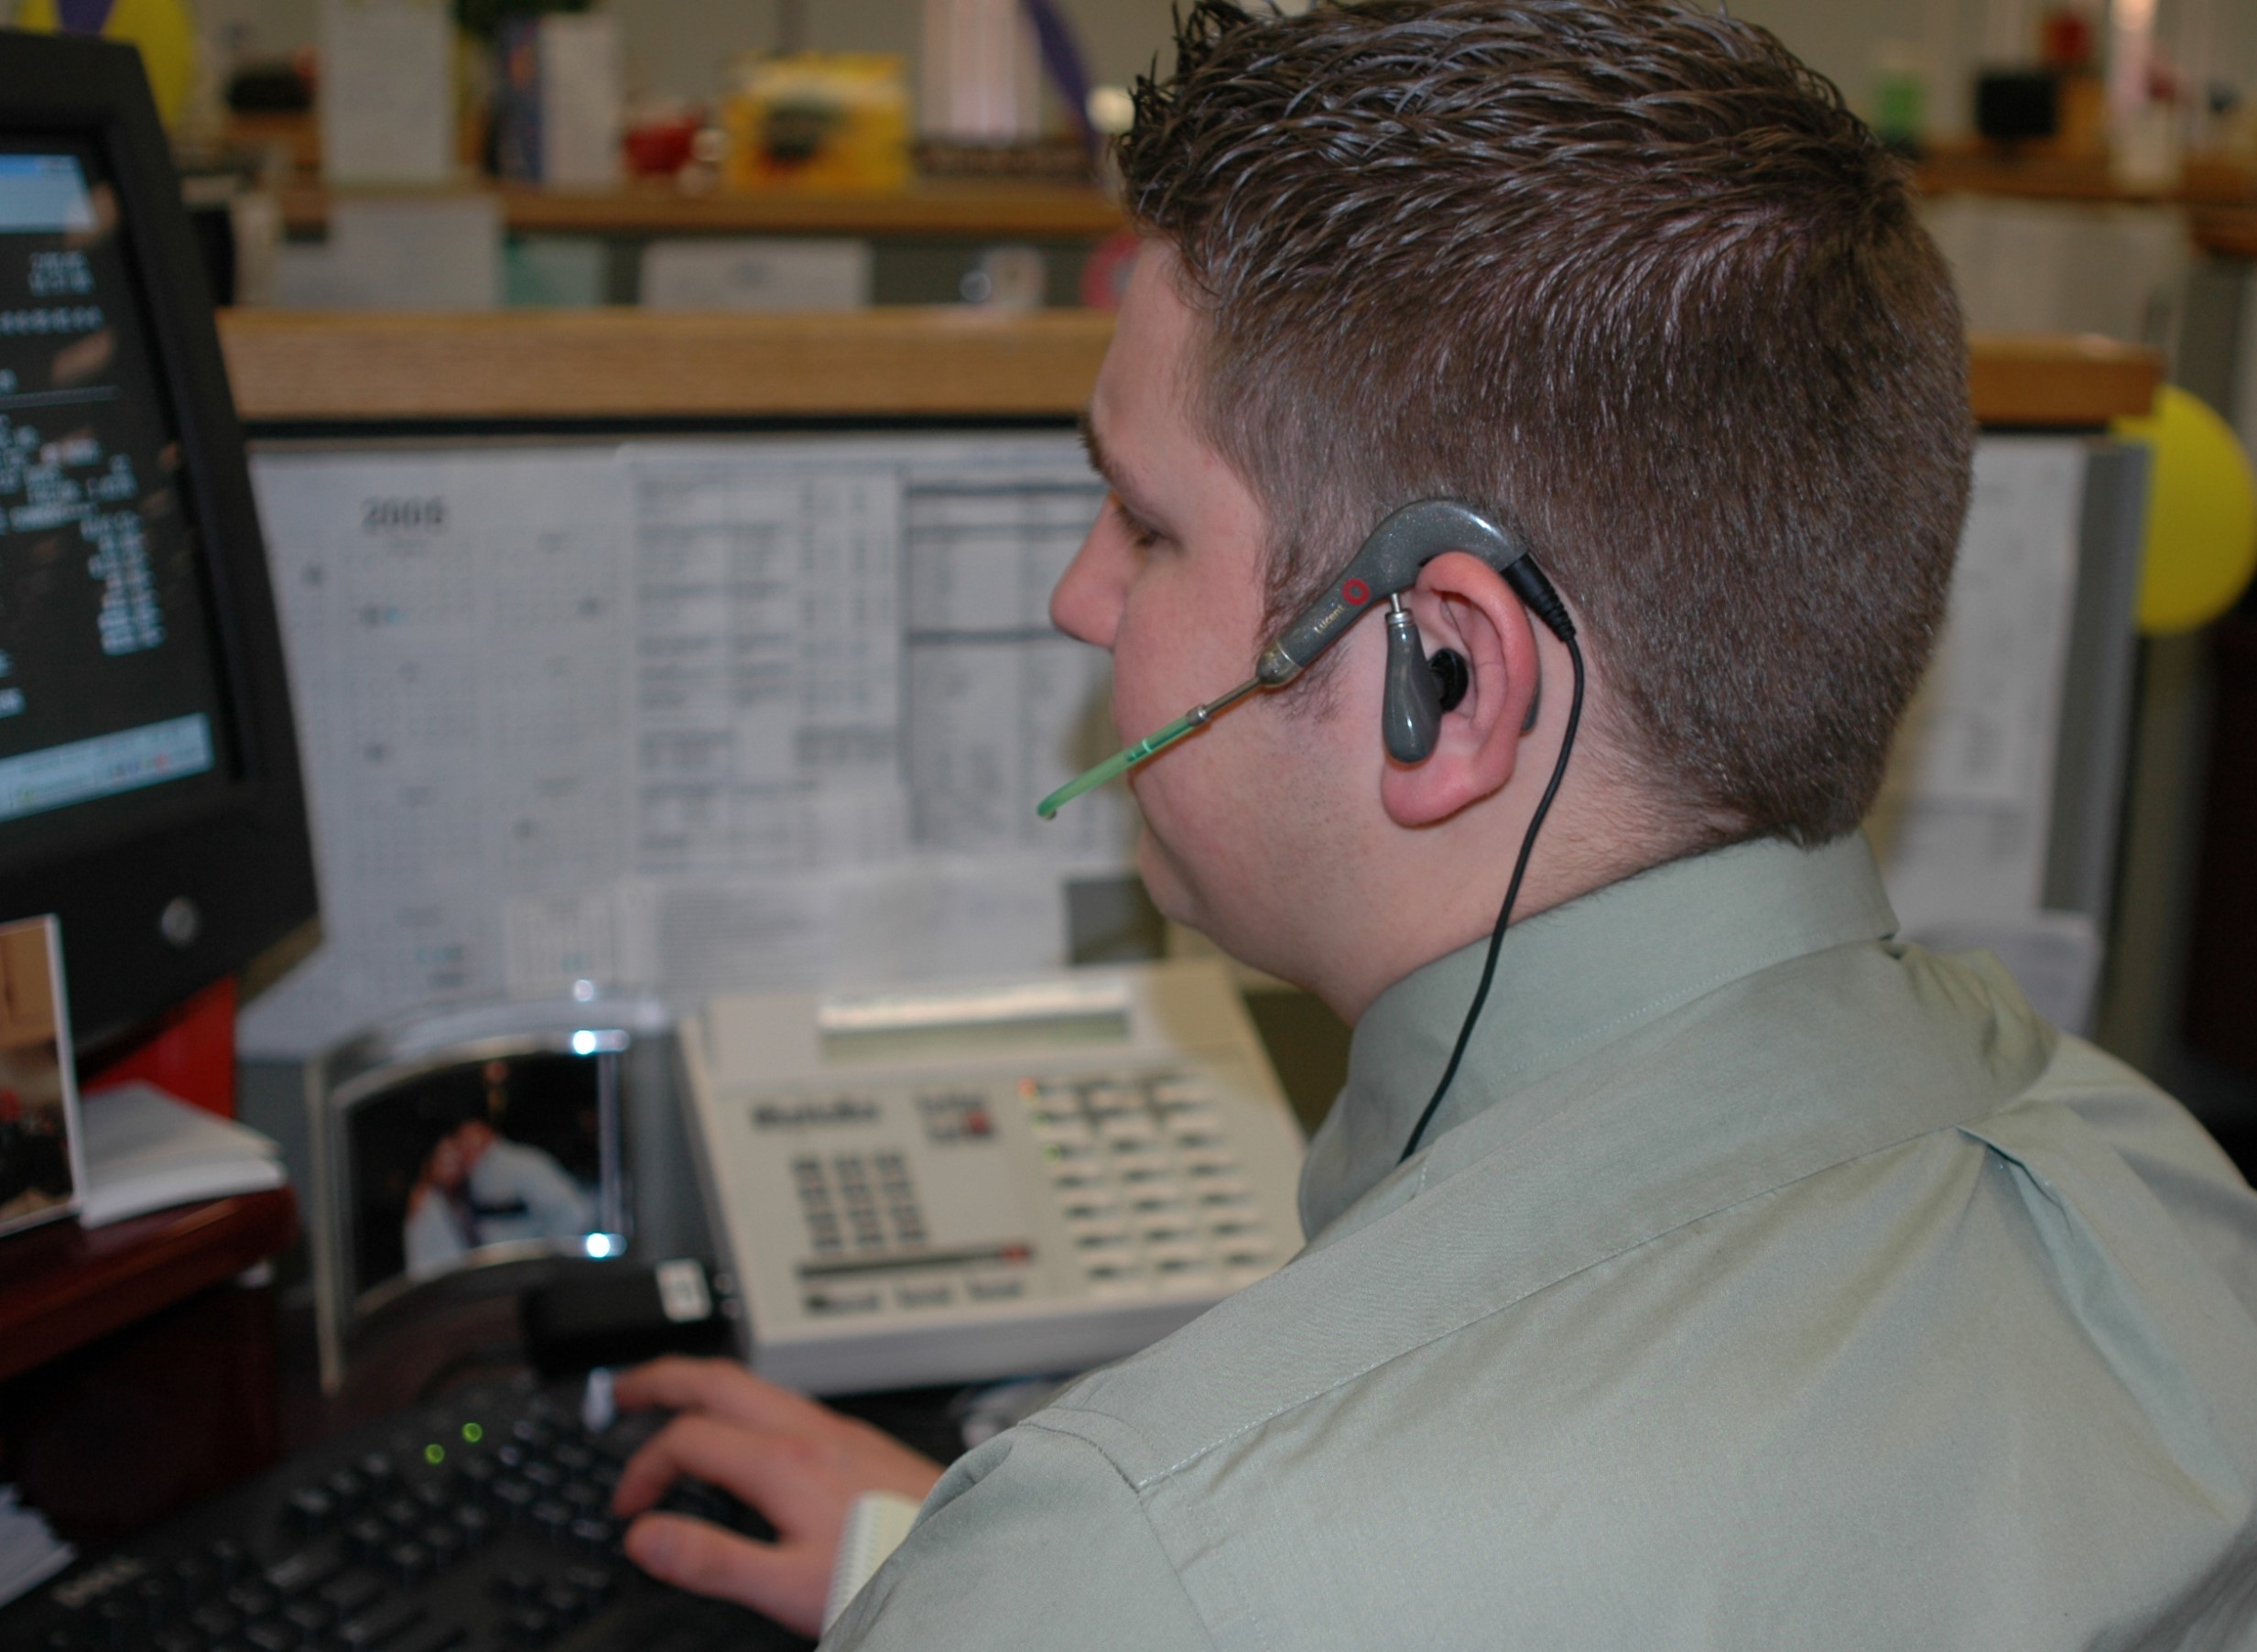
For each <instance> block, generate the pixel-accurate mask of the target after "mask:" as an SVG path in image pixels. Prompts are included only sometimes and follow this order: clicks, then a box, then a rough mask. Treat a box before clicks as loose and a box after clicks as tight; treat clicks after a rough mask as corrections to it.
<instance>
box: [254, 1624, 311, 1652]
mask: <svg viewBox="0 0 2257 1652" xmlns="http://www.w3.org/2000/svg"><path fill="white" fill-rule="evenodd" d="M243 1638H244V1640H245V1641H247V1642H249V1643H250V1644H251V1645H252V1646H254V1647H257V1648H258V1652H298V1643H299V1642H300V1641H302V1640H303V1639H305V1636H303V1635H301V1634H299V1633H298V1627H297V1625H294V1624H287V1623H285V1622H283V1621H282V1619H280V1618H278V1617H266V1618H261V1619H260V1620H259V1621H258V1622H257V1623H255V1624H253V1625H251V1626H250V1627H249V1628H247V1629H245V1630H244V1632H243Z"/></svg>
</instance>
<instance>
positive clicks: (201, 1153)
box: [79, 1083, 288, 1227]
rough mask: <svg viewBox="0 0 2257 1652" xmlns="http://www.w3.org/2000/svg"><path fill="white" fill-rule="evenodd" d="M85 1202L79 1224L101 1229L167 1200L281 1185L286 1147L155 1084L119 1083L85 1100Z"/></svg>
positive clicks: (284, 1177) (180, 1200)
mask: <svg viewBox="0 0 2257 1652" xmlns="http://www.w3.org/2000/svg"><path fill="white" fill-rule="evenodd" d="M79 1110H80V1113H81V1116H82V1119H83V1122H84V1125H85V1128H86V1201H85V1203H84V1205H83V1206H82V1207H81V1209H80V1212H79V1222H80V1223H81V1225H83V1226H86V1227H102V1226H103V1225H104V1224H106V1223H113V1222H123V1221H125V1218H126V1217H128V1216H139V1215H142V1214H143V1213H145V1212H149V1211H161V1210H163V1209H165V1208H166V1207H167V1206H168V1205H176V1204H188V1203H190V1202H192V1201H196V1200H200V1199H222V1198H224V1197H226V1196H227V1195H228V1194H231V1193H255V1192H258V1191H260V1190H264V1189H266V1188H278V1187H281V1186H282V1185H283V1184H284V1183H285V1182H286V1181H288V1176H287V1175H286V1174H285V1172H284V1170H283V1168H282V1149H281V1148H279V1147H277V1146H276V1145H275V1144H274V1141H273V1140H272V1139H271V1138H270V1137H267V1136H261V1135H260V1134H259V1133H258V1132H257V1131H255V1130H248V1129H245V1128H244V1126H243V1125H238V1124H236V1123H234V1122H233V1120H231V1119H223V1118H220V1117H218V1116H217V1115H215V1114H210V1113H206V1112H205V1111H203V1109H201V1107H191V1106H190V1105H189V1104H188V1103H186V1102H182V1101H176V1100H175V1099H174V1098H173V1097H171V1096H169V1095H167V1094H166V1093H165V1092H163V1091H161V1090H159V1089H157V1087H156V1086H155V1085H154V1084H139V1083H135V1084H120V1085H118V1086H117V1087H116V1088H114V1089H111V1090H102V1091H97V1092H94V1093H92V1094H91V1095H89V1096H87V1097H85V1098H84V1100H83V1101H82V1102H81V1104H80V1109H79Z"/></svg>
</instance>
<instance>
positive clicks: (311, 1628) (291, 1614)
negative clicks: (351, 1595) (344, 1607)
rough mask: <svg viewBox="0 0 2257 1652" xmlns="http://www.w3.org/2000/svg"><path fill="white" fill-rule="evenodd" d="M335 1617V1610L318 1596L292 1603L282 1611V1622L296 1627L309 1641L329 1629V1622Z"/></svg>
mask: <svg viewBox="0 0 2257 1652" xmlns="http://www.w3.org/2000/svg"><path fill="white" fill-rule="evenodd" d="M336 1615H337V1611H336V1608H335V1607H333V1606H331V1604H330V1603H328V1602H327V1601H325V1600H323V1599H322V1598H321V1597H320V1595H318V1594H309V1595H307V1596H305V1597H304V1598H303V1599H302V1600H295V1601H292V1602H291V1603H289V1604H288V1605H287V1606H285V1607H283V1609H282V1620H283V1622H285V1623H287V1624H293V1625H296V1626H297V1628H298V1633H299V1634H301V1635H303V1636H306V1637H307V1638H308V1639H309V1640H310V1639H311V1638H312V1637H313V1636H317V1635H319V1634H320V1633H321V1631H322V1630H324V1629H326V1628H328V1627H329V1621H330V1619H331V1618H332V1617H335V1616H336Z"/></svg>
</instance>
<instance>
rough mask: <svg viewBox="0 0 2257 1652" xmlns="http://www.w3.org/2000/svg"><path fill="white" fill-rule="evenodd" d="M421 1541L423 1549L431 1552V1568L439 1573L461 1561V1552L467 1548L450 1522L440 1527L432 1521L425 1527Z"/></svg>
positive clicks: (460, 1535) (459, 1533)
mask: <svg viewBox="0 0 2257 1652" xmlns="http://www.w3.org/2000/svg"><path fill="white" fill-rule="evenodd" d="M421 1541H422V1544H423V1547H424V1548H426V1549H429V1550H430V1551H431V1565H432V1568H433V1569H434V1570H439V1571H444V1570H447V1568H448V1567H450V1566H451V1565H453V1564H454V1563H455V1562H456V1561H457V1560H461V1558H462V1551H463V1550H464V1549H465V1548H467V1547H468V1546H467V1545H466V1544H465V1543H464V1542H463V1541H462V1534H461V1532H460V1531H458V1530H457V1529H456V1528H455V1527H454V1526H453V1524H452V1523H451V1522H450V1523H448V1524H446V1525H440V1524H439V1523H438V1522H436V1521H434V1522H433V1523H432V1524H431V1525H429V1526H427V1527H424V1528H423V1533H422V1538H421Z"/></svg>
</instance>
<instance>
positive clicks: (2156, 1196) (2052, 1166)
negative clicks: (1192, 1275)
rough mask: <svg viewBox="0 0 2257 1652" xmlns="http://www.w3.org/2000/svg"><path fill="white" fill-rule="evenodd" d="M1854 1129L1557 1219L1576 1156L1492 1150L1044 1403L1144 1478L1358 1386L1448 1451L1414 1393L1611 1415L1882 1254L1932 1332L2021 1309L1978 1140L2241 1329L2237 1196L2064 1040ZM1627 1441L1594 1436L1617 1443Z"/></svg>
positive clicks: (2245, 1287) (1812, 1307) (1865, 1299)
mask: <svg viewBox="0 0 2257 1652" xmlns="http://www.w3.org/2000/svg"><path fill="white" fill-rule="evenodd" d="M1853 1148H1858V1151H1844V1153H1839V1156H1838V1157H1833V1160H1828V1162H1824V1165H1815V1167H1807V1169H1806V1171H1804V1174H1796V1171H1799V1169H1804V1167H1792V1165H1790V1167H1787V1171H1785V1174H1776V1176H1770V1174H1763V1167H1753V1171H1752V1174H1749V1176H1747V1178H1744V1180H1742V1182H1741V1185H1731V1182H1713V1180H1704V1182H1698V1185H1695V1187H1693V1190H1690V1191H1693V1194H1698V1196H1695V1199H1690V1201H1686V1203H1681V1205H1676V1207H1670V1205H1668V1201H1666V1199H1661V1201H1655V1203H1644V1205H1639V1207H1634V1210H1632V1207H1618V1210H1613V1212H1611V1219H1610V1212H1605V1207H1607V1205H1610V1201H1607V1199H1602V1196H1598V1190H1589V1191H1591V1199H1587V1203H1589V1205H1591V1207H1596V1210H1598V1212H1601V1214H1596V1216H1593V1219H1591V1221H1587V1223H1582V1225H1579V1228H1578V1225H1573V1223H1568V1221H1564V1212H1562V1205H1559V1201H1562V1199H1573V1196H1576V1174H1573V1171H1568V1174H1567V1176H1564V1185H1562V1182H1559V1180H1555V1182H1553V1185H1546V1178H1544V1176H1542V1174H1537V1171H1530V1167H1528V1165H1525V1162H1516V1160H1514V1156H1492V1157H1487V1160H1481V1162H1476V1165H1471V1167H1467V1169H1465V1171H1460V1174H1458V1176H1453V1178H1451V1182H1447V1185H1442V1187H1433V1190H1424V1191H1419V1194H1417V1196H1413V1199H1408V1201H1406V1203H1402V1205H1399V1207H1394V1210H1390V1212H1388V1214H1386V1216H1382V1219H1377V1221H1373V1223H1368V1225H1363V1228H1359V1230H1356V1233H1352V1234H1348V1237H1343V1239H1339V1241H1329V1244H1322V1245H1318V1248H1314V1250H1309V1253H1305V1255H1302V1257H1297V1259H1296V1262H1293V1264H1289V1266H1286V1268H1282V1271H1280V1273H1277V1275H1271V1277H1268V1279H1262V1282H1257V1284H1253V1287H1248V1288H1243V1291H1239V1293H1237V1296H1232V1298H1228V1300H1225V1302H1221V1304H1217V1307H1214V1309H1210V1311H1208V1313H1205V1316H1200V1318H1199V1321H1194V1322H1192V1325H1188V1327H1183V1330H1180V1331H1176V1334H1174V1336H1169V1338H1162V1341H1160V1342H1156V1345H1154V1347H1149V1350H1145V1352H1142V1354H1135V1356H1131V1359H1126V1361H1120V1364H1115V1365H1111V1367H1103V1370H1099V1372H1095V1375H1091V1376H1086V1379H1083V1381H1079V1384H1077V1386H1074V1388H1069V1390H1068V1393H1065V1395H1061V1401H1058V1404H1057V1406H1052V1408H1049V1410H1045V1413H1043V1424H1045V1427H1049V1429H1057V1430H1061V1433H1072V1435H1077V1438H1081V1440H1083V1442H1088V1444H1091V1447H1095V1449H1097V1451H1101V1453H1103V1456H1106V1461H1108V1462H1111V1464H1112V1467H1115V1469H1117V1472H1120V1473H1122V1478H1124V1481H1129V1485H1133V1487H1137V1490H1140V1492H1149V1490H1154V1487H1158V1485H1160V1483H1162V1481H1166V1478H1169V1476H1178V1473H1183V1472H1188V1469H1189V1467H1192V1464H1196V1462H1199V1461H1200V1458H1205V1456H1210V1453H1217V1451H1228V1453H1237V1456H1242V1458H1243V1456H1259V1453H1264V1451H1266V1449H1268V1444H1275V1442H1291V1444H1285V1449H1286V1451H1289V1453H1293V1451H1300V1449H1302V1444H1305V1442H1307V1435H1309V1433H1311V1430H1314V1433H1322V1430H1325V1429H1334V1427H1336V1418H1339V1415H1340V1413H1354V1410H1359V1408H1361V1406H1370V1404H1379V1406H1383V1408H1386V1410H1388V1424H1386V1430H1388V1435H1390V1438H1393V1440H1397V1442H1402V1440H1406V1438H1413V1435H1419V1433H1428V1430H1440V1435H1442V1438H1440V1440H1438V1442H1436V1447H1433V1449H1436V1451H1438V1453H1442V1456H1449V1453H1456V1451H1460V1447H1458V1444H1451V1442H1449V1429H1451V1427H1456V1424H1451V1422H1445V1419H1447V1418H1449V1415H1451V1406H1436V1404H1433V1399H1436V1395H1451V1393H1490V1395H1496V1397H1503V1395H1508V1393H1524V1395H1530V1397H1544V1395H1553V1397H1564V1395H1568V1390H1579V1393H1582V1395H1584V1399H1593V1397H1598V1395H1630V1397H1632V1415H1634V1397H1636V1395H1639V1393H1641V1390H1645V1388H1656V1386H1661V1384H1664V1381H1675V1384H1690V1388H1698V1384H1699V1381H1702V1379H1699V1376H1698V1367H1707V1370H1709V1372H1713V1375H1715V1376H1718V1381H1724V1384H1731V1381H1741V1379H1744V1376H1747V1370H1744V1361H1741V1359H1738V1354H1733V1352H1731V1342H1733V1338H1738V1336H1753V1338H1756V1341H1758V1345H1761V1341H1763V1334H1765V1327H1774V1330H1778V1331H1792V1327H1795V1322H1796V1316H1801V1318H1806V1321H1807V1322H1810V1325H1824V1322H1830V1321H1839V1322H1855V1321H1858V1318H1860V1316H1862V1311H1864V1309H1867V1307H1869V1298H1871V1296H1873V1293H1875V1291H1878V1287H1875V1268H1883V1266H1887V1262H1889V1259H1892V1257H1893V1259H1898V1262H1904V1259H1912V1257H1926V1259H1927V1262H1923V1264H1921V1266H1916V1268H1907V1275H1904V1277H1916V1279H1918V1287H1916V1293H1918V1296H1921V1298H1923V1307H1921V1316H1923V1321H1926V1322H1927V1325H1930V1327H1935V1325H1943V1322H1950V1321H1955V1318H1957V1316H1959V1313H1961V1311H1964V1307H1966V1304H1970V1302H1980V1300H1995V1298H2000V1296H2002V1293H2004V1296H2011V1298H2015V1300H2023V1298H2027V1307H2029V1311H2031V1313H2035V1316H2045V1313H2049V1311H2052V1307H2054V1302H2056V1300H2058V1291H2061V1288H2063V1284H2065V1282H2063V1279H2061V1277H2058V1275H2056V1268H2061V1266H2074V1264H2072V1259H2069V1257H2065V1255H2058V1253H2056V1255H2052V1257H2047V1255H2045V1253H2043V1250H2040V1253H2031V1250H2029V1245H2027V1244H2024V1237H2027V1234H2023V1228H2020V1225H2018V1223H2024V1221H2029V1207H2027V1203H2029V1196H2024V1194H2023V1191H2015V1190H2011V1187H2006V1190H2002V1187H1993V1185H1989V1182H1986V1180H1984V1176H1981V1171H1984V1169H1986V1165H1991V1162H1995V1157H1998V1156H2000V1153H2002V1151H2006V1153H2018V1156H2020V1160H2023V1162H2024V1165H2027V1167H2034V1171H2031V1174H2034V1176H2040V1178H2052V1180H2047V1182H2045V1187H2043V1194H2031V1196H2045V1199H2056V1201H2065V1205H2067V1207H2072V1210H2078V1212H2081V1210H2086V1207H2106V1210H2108V1212H2112V1221H2115V1228H2111V1233H2108V1234H2097V1237H2095V1234H2088V1237H2086V1244H2090V1245H2111V1244H2137V1245H2146V1248H2158V1245H2160V1248H2171V1245H2178V1255H2180V1257H2183V1259H2187V1262H2189V1264H2194V1271H2196V1273H2198V1275H2200V1277H2189V1279H2178V1282H2169V1284H2166V1282H2154V1284H2140V1282H2124V1284H2121V1288H2126V1291H2178V1293H2183V1296H2189V1298H2192V1296H2200V1293H2203V1291H2214V1287H2219V1284H2223V1287H2225V1296H2219V1302H2228V1298H2237V1300H2239V1313H2237V1316H2234V1318H2237V1321H2241V1322H2243V1330H2246V1327H2248V1322H2251V1321H2257V1194H2252V1191H2251V1190H2248V1185H2246V1182H2243V1180H2241V1176H2239V1174H2237V1171H2234V1167H2232V1162H2230V1160H2228V1157H2225V1156H2223V1153H2221V1151H2219V1148H2217V1144H2214V1142H2212V1140H2209V1137H2208V1136H2205V1133H2203V1131H2200V1126H2198V1124H2196V1122H2194V1119H2192V1117H2189V1114H2187V1113H2185V1108H2180V1106H2178V1103H2176V1102H2174V1099H2171V1097H2166V1094H2165V1092H2162V1090H2158V1088H2155V1085H2154V1083H2149V1081H2146V1079H2142V1077H2140V1074H2137V1072H2132V1070H2131V1068H2126V1065H2121V1063H2120V1060H2115V1059H2112V1056H2106V1054H2103V1051H2099V1049H2095V1048H2092V1045H2088V1043H2083V1040H2078V1038H2061V1040H2058V1045H2056V1048H2054V1051H2052V1059H2049V1060H2047V1063H2045V1068H2043V1072H2040V1074H2038V1077H2035V1081H2034V1083H2029V1085H2027V1088H2024V1090H2023V1092H2020V1094H2015V1097H2011V1099H2006V1102H2004V1103H2002V1106H1998V1108H1993V1111H1986V1113H1984V1114H1981V1117H1975V1119H1966V1122H1957V1124H1937V1126H1935V1128H1927V1131H1921V1133H1912V1136H1893V1137H1889V1140H1875V1142H1869V1144H1862V1147H1860V1144H1853ZM1661 1191H1664V1194H1668V1191H1673V1190H1668V1187H1664V1190H1661ZM2088 1259H2090V1257H2088ZM2146 1307H2154V1304H2146ZM1875 1350H1887V1338H1875ZM1955 1359H1961V1361H1964V1364H1968V1361H1970V1364H1975V1365H1981V1364H1993V1365H1995V1367H1998V1370H1995V1372H1993V1375H1995V1376H1998V1379H2011V1375H2013V1370H2015V1367H2018V1361H2023V1359H2024V1350H2015V1347H2013V1345H2011V1342H2002V1341H1998V1338H1981V1336H1977V1338H1975V1341H1972V1342H1970V1345H1968V1347H1966V1350H1957V1352H1955ZM1778 1370H1781V1367H1778V1365H1774V1367H1772V1375H1774V1376H1776V1375H1778ZM1733 1372H1736V1375H1733ZM1810 1376H1812V1393H1817V1390H1819V1388H1824V1379H1826V1376H1824V1367H1815V1370H1812V1375H1810ZM1783 1381H1795V1379H1792V1376H1787V1379H1783ZM1690 1388H1688V1390H1690ZM1571 1408H1573V1404H1571ZM1510 1433H1513V1430H1510V1429H1494V1430H1490V1440H1487V1442H1490V1444H1494V1442H1503V1440H1505V1438H1508V1435H1510ZM1639 1435H1641V1430H1639V1429H1636V1427H1630V1429H1621V1430H1616V1433H1601V1435H1593V1444H1596V1447H1598V1449H1621V1451H1622V1453H1627V1456H1636V1453H1639V1451H1641V1449H1644V1447H1641V1444H1639ZM1610 1440H1611V1444H1607V1442H1610ZM1483 1449H1485V1447H1483ZM1325 1456H1327V1453H1320V1456H1318V1461H1316V1462H1318V1469H1311V1472H1320V1464H1322V1461H1325Z"/></svg>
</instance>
